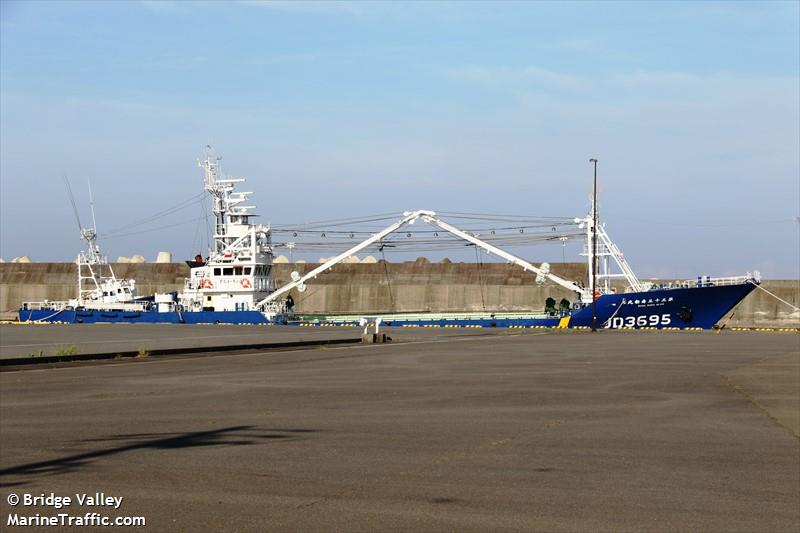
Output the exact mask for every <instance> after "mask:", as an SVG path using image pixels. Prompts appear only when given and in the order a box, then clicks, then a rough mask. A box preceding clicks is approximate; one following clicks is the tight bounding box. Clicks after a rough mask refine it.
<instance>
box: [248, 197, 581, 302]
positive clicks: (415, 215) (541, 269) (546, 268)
mask: <svg viewBox="0 0 800 533" xmlns="http://www.w3.org/2000/svg"><path fill="white" fill-rule="evenodd" d="M403 215H404V216H403V218H402V219H400V220H398V221H397V222H395V223H394V224H392V225H390V226H388V227H386V228H385V229H384V230H382V231H380V232H378V233H376V234H374V235H372V236H371V237H369V238H367V239H365V240H363V241H362V242H360V243H359V244H357V245H355V246H353V247H352V248H350V249H348V250H346V251H344V252H342V253H340V254H339V255H337V256H336V257H333V258H331V259H330V260H328V261H326V262H325V263H323V264H321V265H320V266H318V267H317V268H315V269H313V270H312V271H310V272H309V273H308V274H305V275H303V276H300V275H299V274H298V273H297V272H293V273H292V281H291V282H289V283H287V284H286V285H284V286H282V287H280V288H278V289H277V290H276V291H275V292H273V293H271V294H270V295H269V296H267V297H266V298H264V299H263V300H261V301H260V302H259V303H258V304H257V306H258V307H259V308H264V307H266V306H267V305H268V304H269V303H270V302H274V301H275V300H277V299H278V298H280V297H281V296H283V295H284V294H286V293H288V292H289V291H290V290H292V289H294V288H297V289H298V290H299V291H300V292H303V291H305V287H306V285H305V284H306V282H307V281H308V280H311V279H314V278H316V277H317V276H318V275H320V274H322V273H323V272H325V271H326V270H329V269H331V268H333V267H334V266H335V265H336V264H337V263H340V262H341V261H343V260H345V259H346V258H348V257H350V256H351V255H354V254H356V253H358V252H359V251H361V250H363V249H364V248H366V247H368V246H370V245H372V244H374V243H376V242H378V241H380V240H381V239H383V238H384V237H386V236H387V235H389V234H391V233H394V232H395V231H397V230H399V229H400V228H402V227H403V226H405V225H407V224H408V225H411V224H413V223H414V222H416V221H417V219H421V220H422V221H423V222H426V223H428V224H434V225H436V226H439V227H440V228H442V229H443V230H445V231H448V232H450V233H452V234H453V235H455V236H457V237H460V238H462V239H464V240H466V241H468V242H470V243H472V244H474V245H475V246H478V247H480V248H483V249H484V250H486V251H487V252H489V253H490V254H495V255H497V256H499V257H502V258H503V259H505V260H506V261H508V262H510V263H513V264H515V265H518V266H520V267H522V268H523V269H524V270H526V271H530V272H533V273H534V274H536V281H537V282H538V283H544V281H545V279H548V280H550V281H552V282H554V283H557V284H558V285H561V286H562V287H564V288H565V289H568V290H570V291H574V292H577V293H579V294H581V295H583V293H584V292H586V289H585V288H583V287H581V286H580V285H578V284H577V283H575V282H572V281H568V280H565V279H563V278H560V277H559V276H556V275H555V274H552V273H550V265H549V264H548V263H542V264H541V266H538V267H537V266H534V265H532V264H531V263H529V262H528V261H525V260H524V259H520V258H519V257H517V256H515V255H512V254H510V253H508V252H506V251H504V250H501V249H500V248H497V247H496V246H492V245H491V244H489V243H487V242H484V241H482V240H481V239H479V238H477V237H476V236H475V235H471V234H469V233H467V232H465V231H462V230H460V229H458V228H456V227H455V226H451V225H450V224H448V223H446V222H444V221H442V220H441V219H439V218H437V217H436V213H435V212H433V211H425V210H420V211H411V212H409V211H407V212H405V213H403Z"/></svg>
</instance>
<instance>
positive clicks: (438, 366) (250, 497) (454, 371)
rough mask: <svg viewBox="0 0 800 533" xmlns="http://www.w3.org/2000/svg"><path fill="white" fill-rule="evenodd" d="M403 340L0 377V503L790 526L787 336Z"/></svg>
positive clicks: (308, 517) (319, 525)
mask: <svg viewBox="0 0 800 533" xmlns="http://www.w3.org/2000/svg"><path fill="white" fill-rule="evenodd" d="M417 335H419V336H418V337H408V338H405V339H400V340H401V341H403V342H398V343H394V344H389V345H380V346H356V347H353V346H350V347H340V348H328V349H315V350H308V351H294V352H285V353H279V352H272V353H253V354H245V355H225V356H218V357H197V358H180V359H152V358H151V359H144V360H132V361H122V362H119V363H109V364H99V365H93V364H89V365H86V366H77V367H68V368H56V369H34V370H26V371H20V372H7V373H3V374H0V443H2V444H0V484H2V487H1V488H0V494H1V495H2V501H1V502H0V518H2V520H3V524H4V525H5V523H6V522H5V521H6V520H7V516H8V514H9V512H11V511H12V508H11V507H9V505H8V504H7V503H6V500H7V496H8V494H10V493H12V492H13V493H17V494H24V493H26V492H27V493H36V494H40V493H45V494H49V493H50V492H55V493H56V494H57V495H74V494H75V493H76V492H79V493H84V492H88V493H92V494H93V493H95V492H105V493H106V494H107V495H114V496H122V497H124V502H123V504H122V506H121V508H120V509H119V510H117V511H114V510H110V511H109V510H106V509H100V510H99V511H100V512H101V513H103V514H105V515H108V516H117V515H142V516H145V517H146V519H147V526H146V528H143V529H142V530H147V531H199V530H208V531H382V532H383V531H491V532H494V531H569V532H575V531H768V532H782V531H786V532H790V531H791V532H794V531H797V530H798V529H800V505H798V502H800V440H799V437H798V424H797V421H798V417H800V392H798V391H800V338H798V336H797V335H793V334H783V335H781V334H760V333H733V332H730V333H723V334H720V335H716V334H713V333H659V332H601V333H596V334H591V333H557V332H522V333H519V334H508V332H497V334H496V335H486V334H483V335H477V336H473V337H468V336H459V337H451V338H445V337H439V336H438V335H436V334H435V333H428V332H426V333H424V334H422V333H417ZM13 510H15V511H16V512H23V513H27V514H34V513H37V512H38V513H41V514H48V515H55V514H57V512H59V511H56V510H47V509H43V508H27V509H25V508H23V507H19V506H18V507H15V508H13ZM95 510H97V509H94V508H92V509H87V508H83V507H73V508H71V509H69V510H68V512H69V513H71V514H74V515H83V514H84V513H85V512H87V511H95ZM60 512H64V510H63V509H62V510H61V511H60ZM14 529H15V528H8V529H7V530H8V531H13V530H14ZM27 529H31V528H27ZM34 529H35V528H34Z"/></svg>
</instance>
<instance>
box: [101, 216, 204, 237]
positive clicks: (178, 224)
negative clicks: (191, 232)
mask: <svg viewBox="0 0 800 533" xmlns="http://www.w3.org/2000/svg"><path fill="white" fill-rule="evenodd" d="M202 219H203V217H200V218H192V219H189V220H183V221H181V222H176V223H175V224H166V225H164V226H158V227H155V228H148V229H143V230H139V231H131V232H129V233H117V234H114V235H111V236H106V237H105V239H106V240H108V239H121V238H123V237H130V236H132V235H140V234H142V233H151V232H153V231H158V230H162V229H167V228H174V227H177V226H183V225H185V224H191V223H192V222H196V221H197V220H202Z"/></svg>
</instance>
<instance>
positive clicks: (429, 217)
mask: <svg viewBox="0 0 800 533" xmlns="http://www.w3.org/2000/svg"><path fill="white" fill-rule="evenodd" d="M422 220H424V221H425V222H428V223H429V224H436V225H437V226H439V227H440V228H442V229H443V230H445V231H449V232H450V233H452V234H453V235H455V236H457V237H461V238H462V239H464V240H465V241H468V242H471V243H472V244H474V245H475V246H479V247H480V248H483V249H484V250H486V251H487V252H489V253H491V254H495V255H497V256H500V257H502V258H503V259H505V260H506V261H508V262H510V263H514V264H515V265H517V266H520V267H522V268H523V269H525V270H530V271H531V272H533V273H535V274H536V276H537V281H539V279H540V278H547V279H549V280H550V281H552V282H553V283H557V284H558V285H561V286H562V287H564V288H565V289H569V290H571V291H574V292H577V293H582V292H583V288H582V287H580V286H579V285H578V284H577V283H574V282H572V281H568V280H565V279H564V278H561V277H559V276H556V275H555V274H551V273H550V265H548V264H547V263H542V267H536V266H533V265H532V264H531V263H529V262H527V261H525V260H524V259H520V258H519V257H517V256H515V255H512V254H510V253H508V252H506V251H505V250H501V249H500V248H497V247H496V246H492V245H491V244H489V243H487V242H484V241H482V240H481V239H479V238H477V237H475V236H474V235H470V234H469V233H466V232H464V231H461V230H460V229H458V228H456V227H455V226H451V225H450V224H448V223H447V222H444V221H443V220H440V219H438V218H436V217H435V216H434V214H428V213H425V214H423V215H422ZM542 281H544V280H542Z"/></svg>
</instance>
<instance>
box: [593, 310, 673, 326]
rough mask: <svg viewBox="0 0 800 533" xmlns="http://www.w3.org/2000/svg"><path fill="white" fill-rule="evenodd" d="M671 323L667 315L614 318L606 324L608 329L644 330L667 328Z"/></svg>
mask: <svg viewBox="0 0 800 533" xmlns="http://www.w3.org/2000/svg"><path fill="white" fill-rule="evenodd" d="M671 323H672V319H671V318H670V316H669V314H668V313H665V314H663V315H639V316H625V317H622V316H615V317H614V318H612V319H611V320H610V321H609V323H608V326H607V327H608V328H610V329H616V328H622V327H625V328H644V327H648V326H650V327H655V326H668V325H670V324H671Z"/></svg>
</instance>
